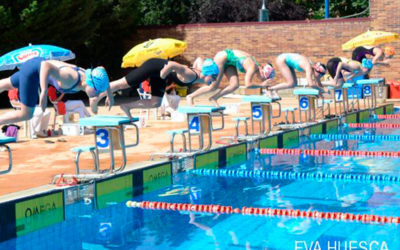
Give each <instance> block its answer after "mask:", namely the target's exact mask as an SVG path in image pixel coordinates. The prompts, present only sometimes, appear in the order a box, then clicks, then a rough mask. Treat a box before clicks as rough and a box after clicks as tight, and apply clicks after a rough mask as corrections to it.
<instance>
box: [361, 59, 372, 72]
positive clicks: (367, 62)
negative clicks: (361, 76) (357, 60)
mask: <svg viewBox="0 0 400 250" xmlns="http://www.w3.org/2000/svg"><path fill="white" fill-rule="evenodd" d="M361 65H362V66H363V67H364V68H367V69H372V67H373V66H374V64H373V63H372V60H371V59H366V58H364V59H362V62H361Z"/></svg>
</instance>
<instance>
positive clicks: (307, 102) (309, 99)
mask: <svg viewBox="0 0 400 250" xmlns="http://www.w3.org/2000/svg"><path fill="white" fill-rule="evenodd" d="M293 94H294V95H297V96H298V98H299V120H300V123H301V122H302V121H303V114H304V118H305V120H304V121H305V122H315V121H316V120H317V115H316V109H317V108H318V103H317V99H318V96H319V90H318V89H313V88H299V89H295V90H293ZM324 105H325V102H324V100H323V99H322V105H321V109H322V114H323V115H324Z"/></svg>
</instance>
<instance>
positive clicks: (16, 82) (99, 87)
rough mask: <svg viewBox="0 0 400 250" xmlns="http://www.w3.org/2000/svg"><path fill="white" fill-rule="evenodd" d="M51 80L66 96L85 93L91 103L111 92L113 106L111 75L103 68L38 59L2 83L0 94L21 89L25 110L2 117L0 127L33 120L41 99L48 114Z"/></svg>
mask: <svg viewBox="0 0 400 250" xmlns="http://www.w3.org/2000/svg"><path fill="white" fill-rule="evenodd" d="M50 78H52V79H53V80H54V81H55V82H56V84H55V85H58V86H57V87H58V89H60V90H63V91H64V92H69V93H71V92H78V91H81V90H82V91H85V92H86V94H87V95H88V96H89V97H90V98H91V99H90V100H93V99H92V97H95V96H98V95H99V94H100V93H102V92H107V95H108V96H111V97H110V100H111V101H109V103H110V104H113V103H114V101H113V98H112V95H111V91H110V88H109V80H108V76H107V72H106V71H105V69H104V68H103V67H97V68H94V69H87V70H84V69H82V68H79V67H77V66H75V65H72V64H68V63H65V62H60V61H56V60H45V59H44V58H40V57H35V58H33V59H30V60H28V61H26V62H24V63H23V64H21V65H20V66H19V71H18V72H16V73H14V74H13V75H12V76H11V77H8V78H5V79H2V80H0V93H1V92H3V91H6V90H11V89H18V90H19V91H18V92H19V96H20V100H21V109H19V110H15V111H12V112H8V113H5V114H3V115H1V116H0V124H7V123H15V122H19V121H25V120H29V119H31V118H32V117H33V112H34V110H35V107H36V103H37V101H38V99H39V106H40V107H41V108H42V110H43V111H44V110H45V109H46V106H47V87H48V82H49V79H50ZM39 87H40V89H41V91H40V95H39ZM91 106H92V105H91ZM96 107H97V106H96Z"/></svg>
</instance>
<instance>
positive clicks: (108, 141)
mask: <svg viewBox="0 0 400 250" xmlns="http://www.w3.org/2000/svg"><path fill="white" fill-rule="evenodd" d="M137 121H139V119H138V118H136V117H135V118H133V119H132V120H130V119H129V118H128V117H123V116H104V115H96V116H92V117H87V118H81V119H79V125H80V126H86V127H93V128H94V130H95V133H94V146H93V145H91V146H81V147H75V148H73V149H72V151H73V152H76V153H77V156H76V159H75V164H76V174H77V175H79V174H80V172H81V171H82V170H80V168H79V156H80V154H81V153H82V152H90V153H91V154H92V156H93V158H94V159H93V160H94V171H92V172H91V173H95V174H96V173H101V171H102V170H101V169H100V160H99V154H100V153H109V154H110V168H109V169H108V171H109V172H111V173H113V172H119V171H122V170H123V169H124V168H125V166H126V162H127V160H126V148H129V147H134V146H136V145H138V144H139V129H138V127H137V125H136V124H135V123H134V122H137ZM125 125H132V126H133V127H134V128H135V137H136V138H135V143H134V144H130V145H126V144H125V135H124V126H125ZM117 149H120V150H121V152H122V163H121V165H120V166H119V167H118V168H115V154H114V151H115V150H117Z"/></svg>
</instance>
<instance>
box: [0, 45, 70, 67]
mask: <svg viewBox="0 0 400 250" xmlns="http://www.w3.org/2000/svg"><path fill="white" fill-rule="evenodd" d="M34 57H44V58H46V59H53V60H60V61H68V60H71V59H74V58H75V54H74V53H73V52H72V51H70V50H68V49H63V48H61V47H57V46H53V45H46V44H41V45H32V44H29V46H26V47H23V48H20V49H17V50H13V51H11V52H9V53H7V54H5V55H3V56H2V57H0V70H13V69H15V67H18V66H19V65H20V64H22V63H24V62H26V61H28V60H29V59H32V58H34Z"/></svg>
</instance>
